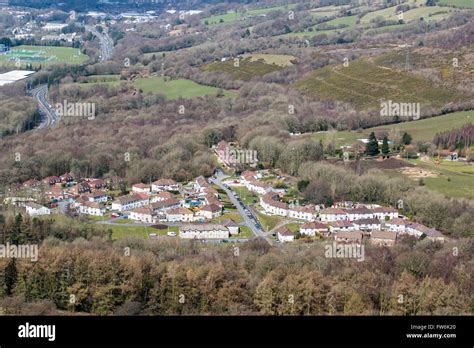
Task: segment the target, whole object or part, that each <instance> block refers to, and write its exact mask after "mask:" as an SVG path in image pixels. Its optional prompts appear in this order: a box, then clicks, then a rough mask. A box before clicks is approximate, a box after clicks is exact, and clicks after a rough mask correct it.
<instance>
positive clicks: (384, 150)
mask: <svg viewBox="0 0 474 348" xmlns="http://www.w3.org/2000/svg"><path fill="white" fill-rule="evenodd" d="M389 152H390V148H389V146H388V139H387V136H384V137H383V143H382V154H383V155H388V153H389Z"/></svg>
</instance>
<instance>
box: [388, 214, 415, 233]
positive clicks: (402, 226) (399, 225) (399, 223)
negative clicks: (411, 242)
mask: <svg viewBox="0 0 474 348" xmlns="http://www.w3.org/2000/svg"><path fill="white" fill-rule="evenodd" d="M409 224H411V221H409V220H405V219H400V218H395V219H391V220H389V221H386V222H385V223H384V225H385V228H386V229H388V230H389V231H392V232H397V233H402V234H403V233H405V232H406V227H407V226H408V225H409Z"/></svg>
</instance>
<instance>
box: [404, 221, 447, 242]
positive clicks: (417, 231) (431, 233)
mask: <svg viewBox="0 0 474 348" xmlns="http://www.w3.org/2000/svg"><path fill="white" fill-rule="evenodd" d="M405 233H407V234H409V235H411V236H415V237H417V238H420V237H421V236H423V235H425V236H426V238H428V239H429V240H431V241H440V242H444V235H443V234H441V232H439V231H437V230H436V229H434V228H429V227H427V226H425V225H422V224H419V223H417V222H412V223H411V224H409V225H407V226H406V230H405Z"/></svg>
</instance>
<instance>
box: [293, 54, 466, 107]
mask: <svg viewBox="0 0 474 348" xmlns="http://www.w3.org/2000/svg"><path fill="white" fill-rule="evenodd" d="M367 72H370V73H367ZM293 87H295V88H297V89H299V90H301V91H302V92H304V93H306V94H308V95H311V96H315V97H317V98H319V99H322V100H339V101H344V102H347V103H350V104H352V105H354V107H355V108H356V109H359V110H367V109H369V108H374V109H380V100H382V99H385V100H392V101H398V102H404V103H420V104H421V111H422V112H423V108H424V107H434V108H437V109H441V108H442V107H443V106H445V105H446V104H449V103H452V102H453V101H455V100H459V99H458V98H466V96H462V95H461V94H460V93H459V92H456V91H454V89H449V88H447V87H441V86H435V85H434V84H433V83H431V82H430V81H429V80H428V79H426V78H424V77H421V76H418V75H415V74H411V73H409V72H405V71H400V70H395V69H392V68H389V67H385V66H379V65H377V64H375V63H373V62H371V61H369V60H368V59H358V60H355V61H351V62H350V64H349V66H348V67H344V66H343V65H342V64H340V65H338V66H326V67H324V68H321V69H317V70H315V71H314V72H312V73H311V74H310V75H307V76H306V77H305V78H303V79H302V80H300V81H298V82H297V83H295V84H294V85H293Z"/></svg>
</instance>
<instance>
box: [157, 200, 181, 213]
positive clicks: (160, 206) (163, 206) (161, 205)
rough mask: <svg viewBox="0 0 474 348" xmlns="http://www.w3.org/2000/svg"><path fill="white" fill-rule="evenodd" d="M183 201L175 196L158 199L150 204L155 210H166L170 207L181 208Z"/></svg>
mask: <svg viewBox="0 0 474 348" xmlns="http://www.w3.org/2000/svg"><path fill="white" fill-rule="evenodd" d="M180 206H181V203H179V201H177V200H176V199H174V198H170V199H165V200H164V201H158V202H154V203H151V204H150V207H151V208H152V209H153V211H154V212H159V211H163V212H164V211H166V210H168V209H174V208H179V207H180Z"/></svg>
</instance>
